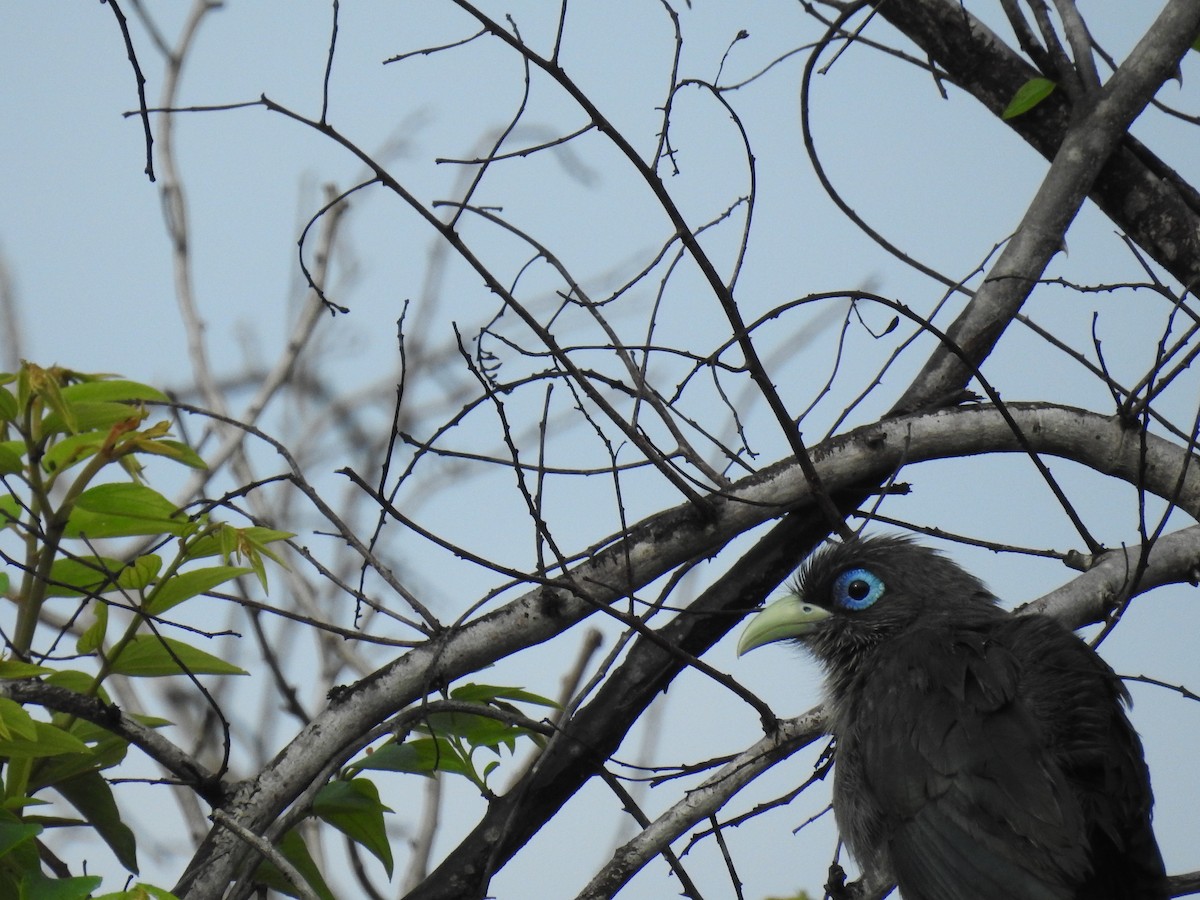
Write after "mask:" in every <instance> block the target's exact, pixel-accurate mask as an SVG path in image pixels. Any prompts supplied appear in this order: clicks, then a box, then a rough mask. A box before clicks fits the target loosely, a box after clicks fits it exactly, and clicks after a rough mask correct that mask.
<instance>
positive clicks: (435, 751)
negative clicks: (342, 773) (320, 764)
mask: <svg viewBox="0 0 1200 900" xmlns="http://www.w3.org/2000/svg"><path fill="white" fill-rule="evenodd" d="M447 758H448V754H447V753H446V752H445V751H444V750H442V749H441V748H440V747H439V746H438V741H435V740H434V739H433V738H416V739H415V740H411V741H405V742H404V743H403V744H400V743H397V742H395V741H392V742H390V743H387V744H384V745H383V746H382V747H380V748H379V749H378V750H376V751H375V752H374V753H368V754H367V755H366V756H364V757H363V758H362V759H359V760H355V761H354V763H352V764H351V765H350V768H351V769H353V770H358V769H376V770H378V771H382V772H404V773H406V774H413V775H432V774H433V773H434V772H437V771H438V770H439V769H440V770H442V771H449V770H448V769H446V768H445V767H443V766H442V765H441V763H443V762H445V761H446V760H447ZM454 759H455V762H456V764H457V766H458V767H459V768H460V769H461V766H462V762H461V761H460V760H458V759H457V757H454ZM455 774H459V775H463V774H466V773H465V771H458V772H456V773H455Z"/></svg>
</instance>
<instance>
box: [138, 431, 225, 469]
mask: <svg viewBox="0 0 1200 900" xmlns="http://www.w3.org/2000/svg"><path fill="white" fill-rule="evenodd" d="M137 452H138V453H151V454H153V455H155V456H165V457H166V458H167V459H173V460H175V462H177V463H182V464H183V465H185V466H190V467H191V468H193V469H207V468H208V463H206V462H205V461H204V460H203V459H201V458H200V456H199V455H198V454H197V453H196V451H195V450H193V449H192V448H191V447H189V446H188V445H187V444H185V443H183V442H182V441H171V440H167V439H165V438H163V439H162V440H157V441H146V442H144V443H141V444H139V445H138V448H137Z"/></svg>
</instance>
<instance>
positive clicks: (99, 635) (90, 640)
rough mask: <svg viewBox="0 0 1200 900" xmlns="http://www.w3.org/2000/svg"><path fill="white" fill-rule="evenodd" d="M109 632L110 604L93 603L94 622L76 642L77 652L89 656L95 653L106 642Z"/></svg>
mask: <svg viewBox="0 0 1200 900" xmlns="http://www.w3.org/2000/svg"><path fill="white" fill-rule="evenodd" d="M107 634H108V604H107V603H93V604H92V624H91V625H89V626H88V627H87V628H86V629H85V630H84V632H83V634H81V635H80V636H79V640H77V641H76V642H75V652H76V653H78V654H80V655H82V656H87V655H88V654H90V653H95V652H96V650H98V649H99V648H100V647H101V646H103V644H104V638H105V637H106V636H107Z"/></svg>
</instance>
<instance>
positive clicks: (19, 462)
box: [0, 441, 25, 475]
mask: <svg viewBox="0 0 1200 900" xmlns="http://www.w3.org/2000/svg"><path fill="white" fill-rule="evenodd" d="M24 456H25V442H24V441H3V442H0V475H16V474H17V473H19V472H23V471H25V459H24Z"/></svg>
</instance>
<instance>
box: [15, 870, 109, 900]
mask: <svg viewBox="0 0 1200 900" xmlns="http://www.w3.org/2000/svg"><path fill="white" fill-rule="evenodd" d="M103 880H104V879H103V878H101V877H100V876H99V875H77V876H75V877H74V878H47V877H46V876H45V875H43V874H42V872H41V870H40V869H29V870H27V871H26V872H25V873H24V875H23V877H22V878H21V888H20V896H21V900H27V898H28V900H33V898H36V900H88V898H89V897H90V896H92V891H94V890H96V888H98V887H100V883H101V882H102V881H103Z"/></svg>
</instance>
